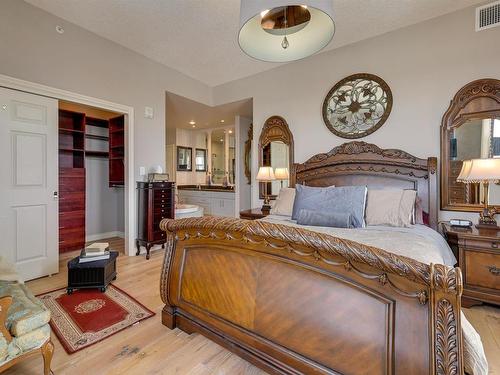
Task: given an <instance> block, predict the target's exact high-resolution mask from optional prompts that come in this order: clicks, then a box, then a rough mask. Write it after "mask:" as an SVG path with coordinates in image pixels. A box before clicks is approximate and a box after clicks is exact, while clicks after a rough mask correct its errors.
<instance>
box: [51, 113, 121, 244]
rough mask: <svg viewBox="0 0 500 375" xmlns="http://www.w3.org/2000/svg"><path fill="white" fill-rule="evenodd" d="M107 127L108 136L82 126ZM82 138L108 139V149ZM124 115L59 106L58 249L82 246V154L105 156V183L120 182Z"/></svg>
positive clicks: (115, 184)
mask: <svg viewBox="0 0 500 375" xmlns="http://www.w3.org/2000/svg"><path fill="white" fill-rule="evenodd" d="M87 125H88V126H97V127H101V128H108V129H109V136H108V137H106V136H102V135H94V134H90V133H87V128H86V126H87ZM85 139H98V140H102V141H108V142H109V146H108V151H97V150H90V149H86V147H85ZM124 151H125V145H124V116H119V117H116V118H112V119H109V120H103V119H98V118H93V117H90V116H86V115H85V113H79V112H74V111H69V110H63V109H60V110H59V252H67V251H73V250H80V249H82V248H83V247H84V246H85V184H86V181H85V156H94V157H102V158H109V186H110V187H122V186H124V183H125V180H124V155H125V153H124Z"/></svg>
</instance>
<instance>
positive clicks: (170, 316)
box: [160, 228, 177, 329]
mask: <svg viewBox="0 0 500 375" xmlns="http://www.w3.org/2000/svg"><path fill="white" fill-rule="evenodd" d="M161 229H162V230H164V231H166V233H167V238H166V240H167V242H166V245H165V256H164V258H163V267H162V271H161V279H160V295H161V299H162V301H163V303H164V304H165V306H164V307H163V310H162V313H161V322H162V323H163V325H165V326H167V327H168V328H170V329H174V328H175V327H176V326H177V324H176V319H175V310H176V308H175V306H172V304H171V303H170V301H169V300H168V296H169V293H168V288H169V281H170V267H171V264H172V259H173V256H172V255H173V252H174V249H175V244H176V242H177V240H176V237H175V234H174V233H172V232H169V231H167V230H166V228H161Z"/></svg>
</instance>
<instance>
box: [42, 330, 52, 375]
mask: <svg viewBox="0 0 500 375" xmlns="http://www.w3.org/2000/svg"><path fill="white" fill-rule="evenodd" d="M53 355H54V344H52V341H50V339H49V340H48V341H47V342H46V343H45V344H43V346H42V356H43V374H44V375H50V374H51V373H52V371H51V370H50V362H52V356H53Z"/></svg>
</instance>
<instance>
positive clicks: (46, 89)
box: [0, 74, 136, 255]
mask: <svg viewBox="0 0 500 375" xmlns="http://www.w3.org/2000/svg"><path fill="white" fill-rule="evenodd" d="M0 87H5V88H8V89H13V90H18V91H24V92H27V93H32V94H36V95H41V96H47V97H49V98H54V99H62V100H67V101H71V102H76V103H79V104H85V105H89V106H92V107H98V108H102V109H107V110H109V111H114V112H120V113H123V114H124V115H125V139H126V147H125V164H126V165H127V168H126V169H125V194H124V195H125V202H124V203H125V250H126V253H128V255H135V250H134V243H135V241H134V237H135V228H136V217H135V216H136V215H135V214H134V213H135V212H136V207H135V188H134V186H135V178H134V108H133V107H130V106H127V105H123V104H117V103H113V102H108V101H107V100H102V99H97V98H93V97H90V96H86V95H81V94H77V93H74V92H71V91H66V90H61V89H57V88H55V87H50V86H45V85H41V84H39V83H34V82H29V81H24V80H22V79H18V78H14V77H10V76H6V75H3V74H0Z"/></svg>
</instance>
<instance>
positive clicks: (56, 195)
mask: <svg viewBox="0 0 500 375" xmlns="http://www.w3.org/2000/svg"><path fill="white" fill-rule="evenodd" d="M52 197H53V198H54V199H55V200H57V199H59V193H58V192H57V191H54V192H53V193H52Z"/></svg>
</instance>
